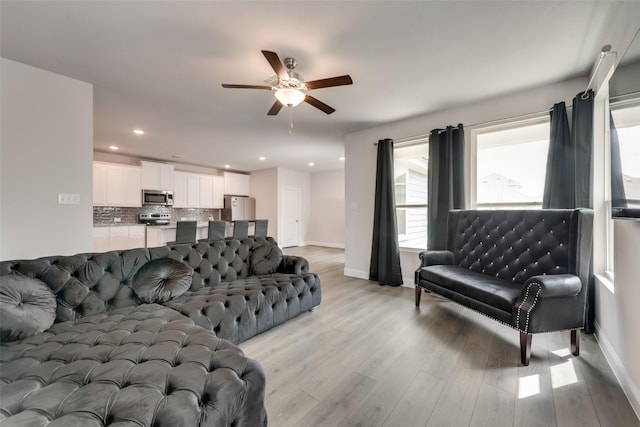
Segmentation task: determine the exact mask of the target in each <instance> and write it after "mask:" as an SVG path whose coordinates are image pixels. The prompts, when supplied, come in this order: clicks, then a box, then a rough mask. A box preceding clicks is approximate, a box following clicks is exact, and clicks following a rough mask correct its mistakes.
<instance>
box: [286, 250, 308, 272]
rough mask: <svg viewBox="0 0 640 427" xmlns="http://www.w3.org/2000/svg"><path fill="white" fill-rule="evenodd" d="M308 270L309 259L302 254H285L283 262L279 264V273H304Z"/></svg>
mask: <svg viewBox="0 0 640 427" xmlns="http://www.w3.org/2000/svg"><path fill="white" fill-rule="evenodd" d="M308 272H309V261H307V259H306V258H303V257H300V256H294V255H283V256H282V262H281V263H280V265H279V266H278V273H286V274H303V273H308Z"/></svg>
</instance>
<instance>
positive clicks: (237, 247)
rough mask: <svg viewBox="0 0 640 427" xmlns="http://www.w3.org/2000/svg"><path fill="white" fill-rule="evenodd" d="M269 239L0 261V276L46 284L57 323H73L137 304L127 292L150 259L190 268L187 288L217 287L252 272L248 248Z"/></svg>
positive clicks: (273, 242) (129, 291)
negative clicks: (55, 303) (14, 275)
mask: <svg viewBox="0 0 640 427" xmlns="http://www.w3.org/2000/svg"><path fill="white" fill-rule="evenodd" d="M267 242H269V243H271V244H276V245H277V243H276V241H275V240H274V239H273V238H271V237H267V238H263V237H257V238H255V239H254V238H246V239H242V240H225V241H218V242H213V243H195V244H187V245H175V246H164V247H159V248H150V249H144V248H141V249H131V250H126V251H112V252H104V253H86V254H78V255H72V256H50V257H44V258H38V259H34V260H17V261H2V262H0V275H4V274H11V273H14V272H17V273H21V274H24V275H26V276H29V277H35V278H38V279H40V280H42V281H43V282H44V283H46V284H47V285H48V286H49V287H50V288H51V290H52V291H53V292H54V293H55V294H56V298H57V301H58V306H57V317H56V322H63V321H67V320H73V319H77V318H80V317H84V316H88V315H91V314H96V313H102V312H104V311H106V310H107V308H118V307H125V306H131V305H137V304H139V303H140V301H139V300H138V298H137V297H136V295H135V294H134V293H133V290H132V289H131V287H130V286H131V282H132V280H133V277H134V276H135V274H136V273H137V272H138V270H139V269H140V268H141V267H142V266H143V265H144V264H145V263H147V262H148V261H150V260H152V259H157V258H173V259H175V260H178V261H181V262H183V263H185V264H187V265H188V266H190V267H192V268H193V270H194V273H193V281H192V284H191V288H190V289H191V290H197V289H200V288H202V287H203V286H215V285H217V284H219V283H221V282H228V281H233V280H235V279H239V278H240V279H241V278H245V277H247V276H249V275H250V274H251V269H250V259H249V258H250V253H251V250H252V249H254V248H256V247H258V246H261V245H263V244H265V243H267Z"/></svg>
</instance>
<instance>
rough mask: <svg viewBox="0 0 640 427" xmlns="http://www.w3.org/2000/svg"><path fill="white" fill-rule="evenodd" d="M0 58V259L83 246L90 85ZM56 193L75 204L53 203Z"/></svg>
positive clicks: (88, 217)
mask: <svg viewBox="0 0 640 427" xmlns="http://www.w3.org/2000/svg"><path fill="white" fill-rule="evenodd" d="M0 60H1V63H0V67H1V70H0V74H1V81H2V83H1V93H2V97H1V109H2V113H1V114H2V124H1V126H2V130H1V140H2V146H1V150H2V155H1V157H0V159H1V167H0V177H1V178H0V190H1V191H0V199H1V204H0V206H1V208H0V209H1V214H0V218H1V221H0V259H5V260H9V259H19V258H35V257H39V256H46V255H70V254H74V253H78V252H89V251H91V248H92V243H91V240H92V238H91V231H92V225H93V216H92V173H93V172H92V160H93V86H92V85H90V84H88V83H84V82H81V81H78V80H74V79H71V78H68V77H64V76H61V75H59V74H54V73H50V72H48V71H44V70H41V69H38V68H34V67H30V66H27V65H24V64H21V63H18V62H14V61H11V60H8V59H5V58H1V59H0ZM58 193H75V194H79V195H80V204H79V205H58V203H57V202H58Z"/></svg>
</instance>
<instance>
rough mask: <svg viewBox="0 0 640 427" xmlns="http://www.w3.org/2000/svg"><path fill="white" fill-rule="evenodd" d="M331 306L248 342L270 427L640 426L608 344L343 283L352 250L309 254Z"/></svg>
mask: <svg viewBox="0 0 640 427" xmlns="http://www.w3.org/2000/svg"><path fill="white" fill-rule="evenodd" d="M284 252H285V253H287V254H291V255H300V256H304V257H306V258H307V259H308V260H309V263H310V267H311V268H310V270H311V271H314V272H316V273H319V274H320V278H321V280H322V293H323V301H322V304H321V305H320V306H319V307H317V309H316V310H315V311H313V312H308V313H303V314H302V315H300V316H298V317H297V318H295V319H291V320H289V321H287V322H285V323H284V324H283V325H280V326H278V327H276V328H274V329H272V330H270V331H267V332H266V333H264V334H261V335H258V336H256V337H253V338H251V339H250V340H248V341H246V342H244V343H241V344H240V347H241V348H242V349H243V351H244V352H245V353H246V354H247V356H249V357H252V358H255V359H257V360H258V361H259V362H260V363H261V365H262V366H263V368H264V371H265V374H266V376H267V390H266V398H265V405H266V408H267V413H268V416H269V425H270V426H275V427H280V426H291V425H295V426H303V427H306V426H309V427H311V426H313V427H315V426H328V427H333V426H337V425H344V426H354V425H376V426H380V425H385V426H387V427H396V426H398V427H414V426H420V427H424V426H425V425H430V426H435V425H437V426H446V427H448V426H456V427H457V426H469V425H474V426H476V425H478V426H482V425H486V426H492V427H493V426H501V425H504V426H508V425H514V426H527V427H529V426H532V427H538V426H540V427H554V426H558V427H565V426H579V427H589V426H602V427H610V426H611V427H612V426H615V427H618V426H620V427H640V421H639V420H638V418H637V417H636V416H635V413H634V412H633V409H632V408H631V405H630V404H629V402H628V400H627V399H626V397H625V395H624V393H623V392H622V389H621V388H620V386H619V384H618V382H617V380H616V378H615V376H614V375H613V372H612V371H611V369H610V367H609V365H608V364H607V362H606V359H605V358H604V356H603V354H602V351H601V350H600V347H599V346H598V343H597V342H596V341H595V340H594V339H593V337H592V336H590V335H584V334H581V354H580V356H577V357H576V356H573V355H571V354H570V353H569V352H568V345H569V333H568V332H566V331H565V332H558V333H548V334H536V335H534V337H533V343H532V354H531V362H530V364H529V366H522V365H521V364H520V354H519V338H518V332H517V331H515V330H512V329H511V328H508V327H505V326H503V325H500V324H499V323H498V322H495V321H493V320H492V319H489V318H487V317H485V316H482V315H480V314H478V313H476V312H473V311H471V310H468V309H466V308H463V307H461V306H460V305H458V304H455V303H452V302H450V301H447V300H444V299H442V298H439V297H437V296H435V295H432V294H428V293H424V294H423V296H422V304H421V306H420V307H419V308H416V307H415V304H414V290H413V289H411V288H407V287H399V288H394V287H388V286H379V285H377V284H376V283H373V282H370V281H368V280H361V279H355V278H350V277H345V276H344V275H343V270H344V251H343V250H341V249H333V248H319V247H313V246H305V247H299V248H287V249H285V250H284Z"/></svg>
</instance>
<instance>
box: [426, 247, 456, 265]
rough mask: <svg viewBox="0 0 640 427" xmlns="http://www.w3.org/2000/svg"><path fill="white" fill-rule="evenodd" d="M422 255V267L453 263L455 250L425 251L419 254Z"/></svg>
mask: <svg viewBox="0 0 640 427" xmlns="http://www.w3.org/2000/svg"><path fill="white" fill-rule="evenodd" d="M418 256H419V257H420V261H422V263H421V264H420V267H426V266H428V265H453V252H451V251H447V250H437V251H436V250H431V251H423V252H420V254H419V255H418Z"/></svg>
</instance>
